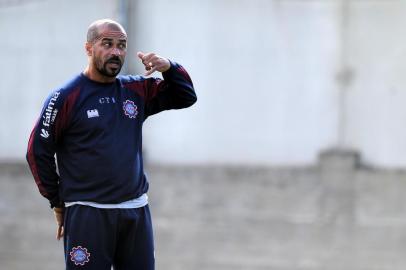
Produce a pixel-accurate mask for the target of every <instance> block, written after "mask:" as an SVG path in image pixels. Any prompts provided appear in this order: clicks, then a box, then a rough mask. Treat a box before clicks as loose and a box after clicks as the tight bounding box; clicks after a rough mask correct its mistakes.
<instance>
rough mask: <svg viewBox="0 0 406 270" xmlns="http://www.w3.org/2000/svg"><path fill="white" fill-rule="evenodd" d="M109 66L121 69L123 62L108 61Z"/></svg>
mask: <svg viewBox="0 0 406 270" xmlns="http://www.w3.org/2000/svg"><path fill="white" fill-rule="evenodd" d="M107 65H109V66H110V67H112V68H120V67H121V62H120V61H117V60H109V61H107Z"/></svg>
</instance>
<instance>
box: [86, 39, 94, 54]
mask: <svg viewBox="0 0 406 270" xmlns="http://www.w3.org/2000/svg"><path fill="white" fill-rule="evenodd" d="M85 50H86V54H87V55H88V56H92V54H93V46H92V44H91V43H90V42H86V43H85Z"/></svg>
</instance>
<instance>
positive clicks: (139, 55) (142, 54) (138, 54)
mask: <svg viewBox="0 0 406 270" xmlns="http://www.w3.org/2000/svg"><path fill="white" fill-rule="evenodd" d="M144 55H145V54H144V53H143V52H137V56H138V58H140V59H141V60H142V58H143V57H144Z"/></svg>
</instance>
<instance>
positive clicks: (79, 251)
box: [69, 246, 90, 266]
mask: <svg viewBox="0 0 406 270" xmlns="http://www.w3.org/2000/svg"><path fill="white" fill-rule="evenodd" d="M69 255H70V260H71V261H72V262H74V263H75V265H81V266H83V265H85V264H86V263H88V262H89V261H90V259H89V258H90V253H89V252H87V248H83V247H81V246H77V247H74V248H72V251H71V252H70V253H69Z"/></svg>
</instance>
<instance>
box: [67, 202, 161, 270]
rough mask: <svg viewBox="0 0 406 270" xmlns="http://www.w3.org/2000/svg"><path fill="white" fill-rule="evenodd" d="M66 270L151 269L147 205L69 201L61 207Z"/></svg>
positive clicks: (152, 266) (153, 260)
mask: <svg viewBox="0 0 406 270" xmlns="http://www.w3.org/2000/svg"><path fill="white" fill-rule="evenodd" d="M64 229H65V234H64V249H65V263H66V269H67V270H73V269H75V270H76V269H83V270H111V267H112V266H113V269H114V270H154V267H155V255H154V241H153V233H152V223H151V214H150V211H149V207H148V205H146V206H144V207H141V208H134V209H100V208H94V207H90V206H83V205H73V206H70V207H67V208H66V210H65V221H64Z"/></svg>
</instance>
